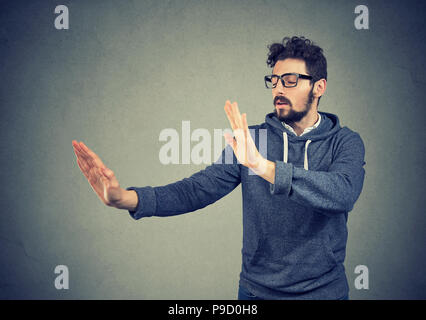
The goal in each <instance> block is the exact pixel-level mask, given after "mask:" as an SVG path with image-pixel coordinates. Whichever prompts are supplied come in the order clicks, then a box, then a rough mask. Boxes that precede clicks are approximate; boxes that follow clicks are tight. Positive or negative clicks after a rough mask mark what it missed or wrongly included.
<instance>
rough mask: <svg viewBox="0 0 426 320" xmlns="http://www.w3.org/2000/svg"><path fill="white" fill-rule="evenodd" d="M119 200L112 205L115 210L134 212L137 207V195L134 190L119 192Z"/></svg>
mask: <svg viewBox="0 0 426 320" xmlns="http://www.w3.org/2000/svg"><path fill="white" fill-rule="evenodd" d="M121 193H122V195H121V199H120V200H119V201H118V202H117V204H115V205H114V207H115V208H117V209H123V210H129V211H135V210H136V208H137V206H138V201H139V199H138V194H137V193H136V191H135V190H125V189H122V190H121Z"/></svg>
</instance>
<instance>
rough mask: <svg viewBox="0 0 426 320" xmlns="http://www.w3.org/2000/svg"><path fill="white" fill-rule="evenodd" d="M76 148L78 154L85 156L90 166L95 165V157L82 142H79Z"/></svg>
mask: <svg viewBox="0 0 426 320" xmlns="http://www.w3.org/2000/svg"><path fill="white" fill-rule="evenodd" d="M76 150H77V151H78V155H79V156H81V158H83V159H84V160H85V161H86V163H87V164H88V165H89V166H90V167H93V166H95V164H94V162H93V159H92V158H91V157H90V155H89V154H88V153H87V152H86V151H85V150H84V149H83V147H82V142H79V143H78V144H77V146H76Z"/></svg>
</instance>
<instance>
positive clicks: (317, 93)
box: [313, 78, 327, 98]
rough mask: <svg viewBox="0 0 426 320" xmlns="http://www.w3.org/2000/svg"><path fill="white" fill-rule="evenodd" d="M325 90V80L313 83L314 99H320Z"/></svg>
mask: <svg viewBox="0 0 426 320" xmlns="http://www.w3.org/2000/svg"><path fill="white" fill-rule="evenodd" d="M326 88H327V80H325V79H324V78H323V79H320V80H318V81H317V82H315V84H314V90H313V94H314V97H315V98H319V97H321V96H322V95H323V94H324V92H325V89H326Z"/></svg>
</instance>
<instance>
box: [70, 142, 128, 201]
mask: <svg viewBox="0 0 426 320" xmlns="http://www.w3.org/2000/svg"><path fill="white" fill-rule="evenodd" d="M72 145H73V147H74V153H75V155H76V156H77V164H78V167H79V168H80V170H81V172H83V174H84V176H85V177H86V178H87V180H88V182H89V184H90V186H91V187H92V189H93V190H94V191H95V193H96V194H97V195H98V197H99V198H100V199H101V200H102V202H103V203H105V204H106V205H107V206H115V205H116V204H117V203H118V201H120V200H121V199H122V197H123V190H122V188H120V184H119V183H118V180H117V179H116V177H115V175H114V172H113V171H112V170H110V169H108V168H107V167H106V166H105V165H104V163H103V162H102V160H101V159H100V158H99V157H98V156H97V155H96V153H94V152H93V151H92V150H90V149H89V148H88V147H87V146H86V145H85V144H84V143H83V142H80V143H78V142H77V141H75V140H73V141H72Z"/></svg>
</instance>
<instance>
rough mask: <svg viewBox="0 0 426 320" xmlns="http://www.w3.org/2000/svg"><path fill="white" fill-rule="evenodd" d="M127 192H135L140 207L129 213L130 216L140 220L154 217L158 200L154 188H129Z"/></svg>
mask: <svg viewBox="0 0 426 320" xmlns="http://www.w3.org/2000/svg"><path fill="white" fill-rule="evenodd" d="M126 190H134V191H136V193H137V195H138V205H137V206H136V209H135V211H130V210H128V211H129V214H130V216H131V217H132V218H133V219H135V220H138V219H140V218H143V217H152V216H153V215H154V214H155V212H156V210H157V199H156V196H155V192H154V188H152V187H142V188H137V187H129V188H126Z"/></svg>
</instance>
